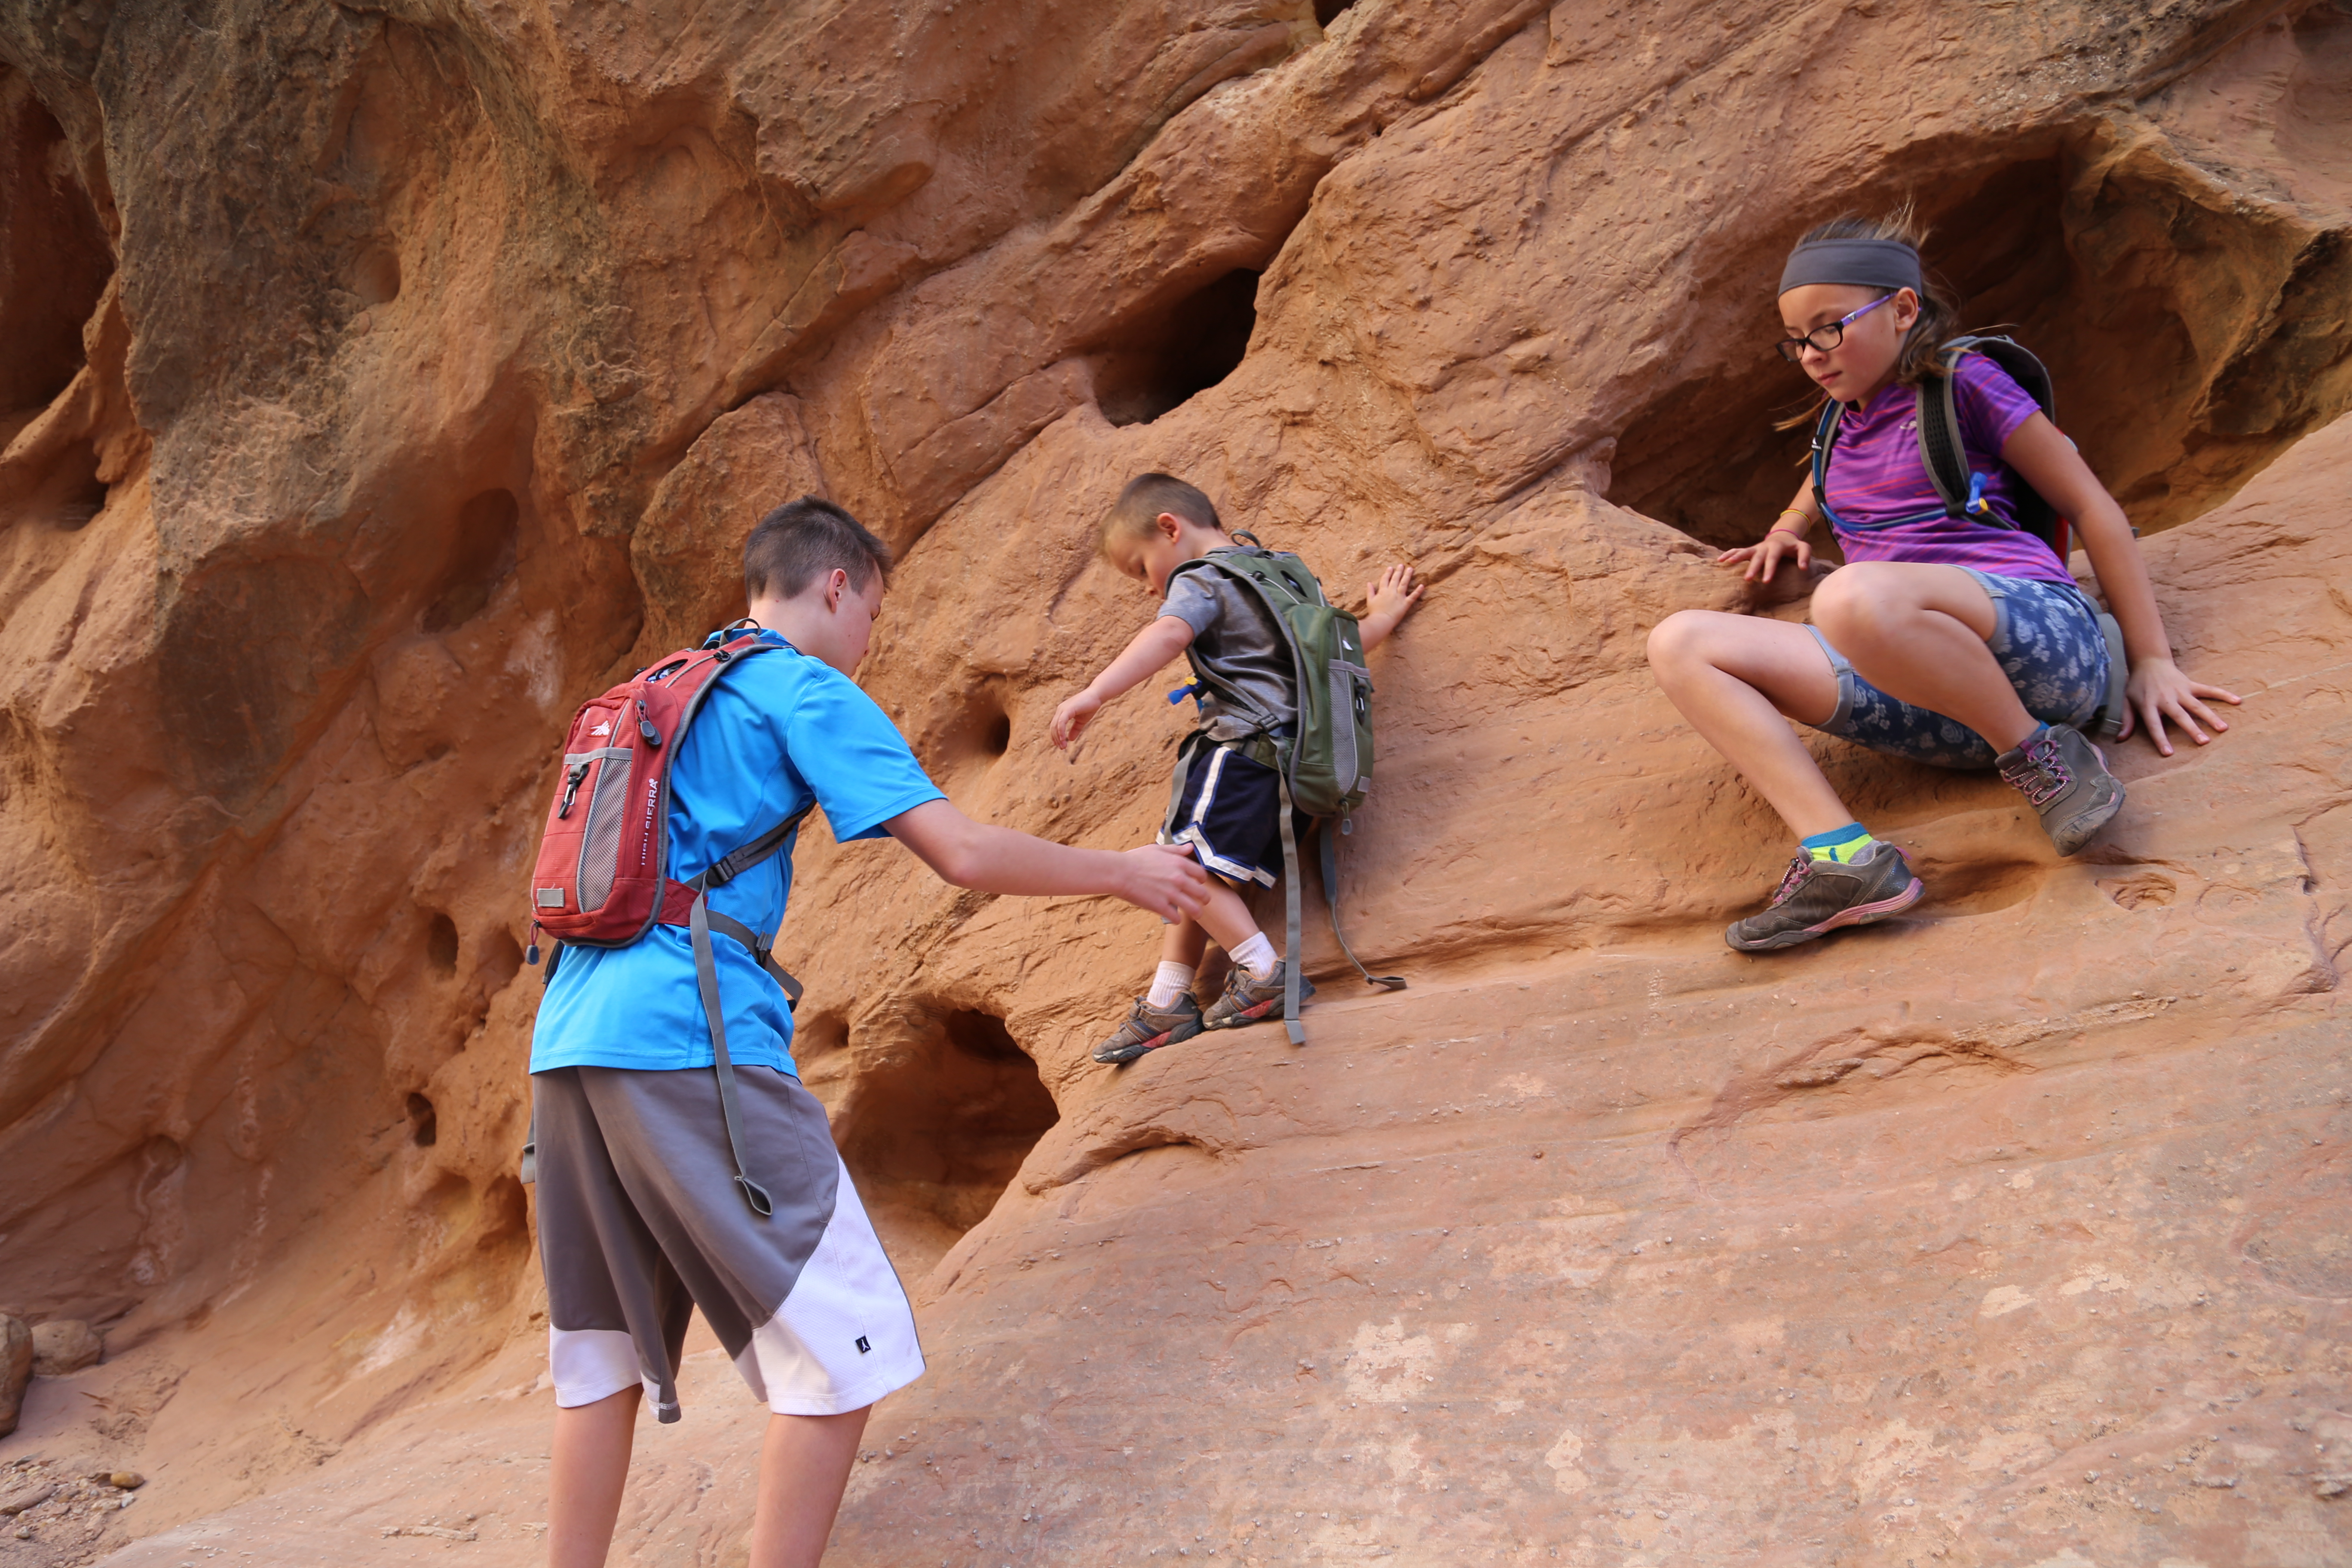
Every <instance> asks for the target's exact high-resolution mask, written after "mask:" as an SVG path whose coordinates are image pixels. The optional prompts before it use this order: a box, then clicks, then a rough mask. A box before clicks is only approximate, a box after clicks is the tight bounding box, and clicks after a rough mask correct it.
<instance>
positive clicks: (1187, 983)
mask: <svg viewBox="0 0 2352 1568" xmlns="http://www.w3.org/2000/svg"><path fill="white" fill-rule="evenodd" d="M1191 988H1192V965H1191V964H1189V963H1161V964H1160V967H1159V969H1158V970H1156V971H1155V972H1153V973H1152V976H1151V989H1150V990H1149V991H1147V992H1145V993H1144V994H1143V1005H1145V1006H1147V1007H1158V1008H1160V1009H1161V1010H1162V1011H1163V1012H1164V1011H1165V1010H1167V1009H1168V1008H1170V1007H1173V1006H1174V1005H1176V998H1177V997H1179V996H1181V995H1182V994H1184V993H1185V992H1186V991H1188V990H1190V989H1191Z"/></svg>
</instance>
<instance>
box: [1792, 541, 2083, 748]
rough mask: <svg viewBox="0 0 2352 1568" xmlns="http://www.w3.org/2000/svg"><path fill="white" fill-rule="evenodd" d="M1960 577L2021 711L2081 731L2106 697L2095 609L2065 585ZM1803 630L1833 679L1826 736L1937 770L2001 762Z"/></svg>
mask: <svg viewBox="0 0 2352 1568" xmlns="http://www.w3.org/2000/svg"><path fill="white" fill-rule="evenodd" d="M1961 570H1962V571H1964V572H1966V573H1968V574H1969V576H1971V577H1973V578H1975V579H1976V580H1977V581H1978V582H1979V583H1981V584H1984V590H1985V592H1986V593H1988V594H1990V595H1992V611H1993V627H1992V636H1991V637H1990V638H1989V639H1987V641H1986V643H1985V646H1986V647H1989V648H1990V649H1992V656H1993V658H1997V659H1999V660H2000V668H2001V669H2002V670H2003V671H2004V672H2005V673H2006V674H2007V675H2008V676H2009V679H2010V684H2011V685H2012V686H2014V687H2016V688H2017V696H2018V700H2020V701H2021V702H2022V703H2024V704H2025V710H2026V711H2027V712H2028V713H2031V714H2032V715H2033V716H2034V717H2035V718H2036V719H2039V720H2041V721H2042V722H2043V723H2045V724H2071V725H2073V726H2074V728H2076V729H2084V728H2087V727H2088V726H2089V724H2090V721H2091V716H2092V715H2093V714H2094V713H2095V712H2096V711H2097V710H2098V708H2099V704H2100V703H2101V702H2103V701H2105V700H2106V695H2107V639H2106V637H2105V634H2103V633H2102V632H2101V631H2100V629H2099V615H2098V611H2097V610H2096V609H2095V608H2093V607H2092V605H2091V601H2090V600H2089V599H2088V598H2086V597H2085V596H2084V593H2083V591H2082V590H2081V589H2080V588H2077V587H2075V586H2074V584H2071V583H2043V582H2040V581H2036V580H2034V579H2031V578H2024V577H1996V576H1993V575H1992V574H1990V573H1987V572H1979V571H1977V570H1976V569H1975V568H1974V567H1962V568H1961ZM1805 629H1806V630H1807V631H1809V632H1811V633H1812V634H1813V640H1814V641H1816V642H1818V643H1820V644H1821V645H1822V652H1823V653H1825V654H1827V655H1829V658H1830V668H1832V669H1834V670H1836V671H1837V679H1838V704H1837V711H1836V712H1834V713H1832V714H1831V715H1830V716H1829V719H1828V720H1827V721H1825V722H1823V723H1822V724H1820V725H1818V726H1816V727H1817V728H1819V729H1820V730H1822V731H1823V732H1824V733H1827V734H1832V735H1837V736H1842V737H1843V738H1844V739H1846V740H1849V741H1852V742H1853V743H1854V744H1855V745H1857V746H1867V747H1869V748H1870V749H1871V750H1872V751H1874V752H1885V753H1887V754H1888V755H1889V756H1895V757H1908V758H1910V759H1911V760H1912V761H1914V762H1918V763H1930V764H1932V765H1934V766H1936V767H1939V768H1989V767H1990V766H1992V765H1993V763H1994V760H1995V758H1996V757H1997V755H1998V753H1997V752H1995V751H1994V749H1993V746H1992V743H1991V742H1989V741H1987V740H1986V739H1985V738H1984V737H1983V736H1981V735H1979V734H1978V733H1977V732H1976V731H1974V730H1971V729H1969V727H1968V726H1967V725H1965V724H1962V723H1960V722H1959V721H1958V720H1954V719H1947V718H1945V717H1944V716H1943V715H1942V714H1941V713H1935V712H1930V711H1929V710H1927V709H1925V708H1914V707H1912V706H1911V704H1909V703H1908V702H1901V701H1897V700H1895V699H1894V698H1892V697H1889V696H1888V695H1886V693H1885V692H1884V691H1881V690H1879V689H1878V688H1876V687H1875V686H1873V685H1871V684H1870V682H1868V681H1867V680H1864V679H1862V677H1860V676H1859V675H1856V674H1855V673H1854V672H1853V665H1851V664H1849V663H1848V662H1846V658H1845V656H1844V655H1843V654H1842V653H1840V652H1838V650H1837V649H1835V648H1833V647H1831V646H1830V639H1829V638H1827V637H1823V636H1822V633H1821V628H1820V627H1818V626H1807V627H1806V628H1805Z"/></svg>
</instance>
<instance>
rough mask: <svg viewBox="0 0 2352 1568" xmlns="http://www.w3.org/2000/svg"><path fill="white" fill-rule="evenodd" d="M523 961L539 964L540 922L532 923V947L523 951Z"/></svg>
mask: <svg viewBox="0 0 2352 1568" xmlns="http://www.w3.org/2000/svg"><path fill="white" fill-rule="evenodd" d="M522 961H523V962H524V963H538V962H539V922H538V921H531V922H530V946H529V947H526V948H524V949H523V950H522Z"/></svg>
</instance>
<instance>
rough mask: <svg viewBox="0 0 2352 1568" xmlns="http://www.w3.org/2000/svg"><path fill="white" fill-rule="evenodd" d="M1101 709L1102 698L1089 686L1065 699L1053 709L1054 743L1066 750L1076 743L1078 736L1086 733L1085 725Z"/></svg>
mask: <svg viewBox="0 0 2352 1568" xmlns="http://www.w3.org/2000/svg"><path fill="white" fill-rule="evenodd" d="M1101 709H1102V699H1101V698H1099V697H1097V696H1096V695H1095V694H1094V689H1093V688H1091V687H1089V688H1087V689H1086V690H1084V691H1081V692H1079V693H1078V694H1077V695H1076V696H1075V697H1071V698H1066V699H1065V700H1063V703H1062V705H1061V706H1060V707H1059V708H1056V709H1055V710H1054V725H1053V730H1052V734H1053V738H1054V744H1055V745H1056V746H1059V747H1060V748H1062V750H1064V751H1068V750H1069V749H1070V748H1071V747H1072V746H1074V745H1076V743H1077V739H1078V737H1079V736H1080V735H1082V734H1084V733H1086V729H1087V724H1088V723H1090V722H1091V721H1093V719H1094V716H1095V715H1096V713H1097V712H1099V711H1100V710H1101Z"/></svg>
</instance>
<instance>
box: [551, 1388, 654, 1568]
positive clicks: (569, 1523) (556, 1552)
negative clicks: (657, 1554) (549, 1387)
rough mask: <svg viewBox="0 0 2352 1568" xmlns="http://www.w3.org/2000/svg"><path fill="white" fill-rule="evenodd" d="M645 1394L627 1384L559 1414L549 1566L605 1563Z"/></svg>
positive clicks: (594, 1567)
mask: <svg viewBox="0 0 2352 1568" xmlns="http://www.w3.org/2000/svg"><path fill="white" fill-rule="evenodd" d="M644 1393H645V1391H644V1390H643V1389H639V1388H625V1389H623V1390H621V1391H620V1392H619V1393H618V1394H608V1395H606V1396H605V1397H604V1398H603V1399H600V1400H598V1401H596V1403H595V1404H593V1405H574V1406H572V1408H571V1409H569V1410H558V1411H557V1412H556V1413H555V1443H554V1446H553V1447H552V1448H551V1451H550V1454H549V1462H548V1472H547V1492H548V1501H547V1561H548V1568H604V1558H605V1555H606V1553H608V1552H611V1551H612V1549H613V1525H614V1521H617V1520H618V1519H619V1518H620V1517H621V1489H622V1487H623V1486H624V1485H625V1483H626V1482H627V1480H628V1479H629V1449H630V1447H631V1446H632V1445H633V1444H634V1443H635V1439H636V1430H637V1404H638V1401H639V1400H640V1399H641V1398H642V1397H643V1396H644Z"/></svg>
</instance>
